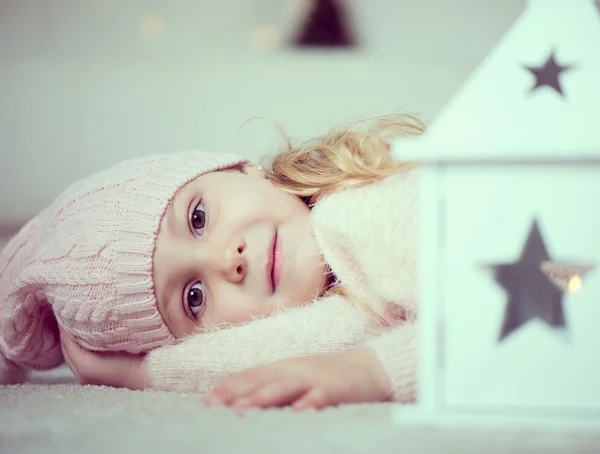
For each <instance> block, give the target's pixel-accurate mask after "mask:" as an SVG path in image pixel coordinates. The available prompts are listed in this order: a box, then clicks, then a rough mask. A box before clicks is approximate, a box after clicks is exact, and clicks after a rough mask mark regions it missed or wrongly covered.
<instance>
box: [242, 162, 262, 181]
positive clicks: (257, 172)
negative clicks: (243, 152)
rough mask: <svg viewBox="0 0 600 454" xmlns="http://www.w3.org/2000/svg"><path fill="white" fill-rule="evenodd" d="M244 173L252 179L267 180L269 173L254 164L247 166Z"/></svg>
mask: <svg viewBox="0 0 600 454" xmlns="http://www.w3.org/2000/svg"><path fill="white" fill-rule="evenodd" d="M244 173H245V174H246V175H249V176H251V177H258V178H267V172H266V171H265V169H263V168H262V167H261V166H256V165H253V164H246V165H245V166H244Z"/></svg>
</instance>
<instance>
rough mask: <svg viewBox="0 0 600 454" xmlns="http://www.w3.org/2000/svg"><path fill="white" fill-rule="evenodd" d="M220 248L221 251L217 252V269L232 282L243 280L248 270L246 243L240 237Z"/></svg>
mask: <svg viewBox="0 0 600 454" xmlns="http://www.w3.org/2000/svg"><path fill="white" fill-rule="evenodd" d="M219 249H220V251H216V253H215V261H214V262H215V268H216V271H218V272H220V273H222V274H223V276H224V277H225V279H227V280H228V281H230V282H233V283H239V282H242V281H243V280H244V278H245V277H246V273H247V272H248V261H247V260H246V254H245V253H246V243H245V242H244V241H243V240H242V239H241V238H240V239H236V240H234V241H231V242H230V243H229V244H227V245H225V246H224V247H221V248H219Z"/></svg>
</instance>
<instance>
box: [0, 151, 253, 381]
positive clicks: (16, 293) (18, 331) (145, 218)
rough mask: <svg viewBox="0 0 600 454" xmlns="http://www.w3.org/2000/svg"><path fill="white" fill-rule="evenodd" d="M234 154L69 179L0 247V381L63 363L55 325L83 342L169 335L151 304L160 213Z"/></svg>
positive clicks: (168, 159)
mask: <svg viewBox="0 0 600 454" xmlns="http://www.w3.org/2000/svg"><path fill="white" fill-rule="evenodd" d="M241 162H243V161H242V160H241V159H239V158H237V157H235V156H231V155H224V154H208V153H203V152H198V151H191V152H180V153H173V154H168V155H163V156H154V157H149V158H143V159H136V160H131V161H127V162H124V163H122V164H119V165H117V166H114V167H111V168H109V169H108V170H105V171H103V172H100V173H98V174H96V175H93V176H91V177H89V178H87V179H85V180H83V181H81V182H79V183H76V184H74V185H73V186H71V187H70V188H68V189H67V190H66V191H65V192H63V193H62V195H60V196H59V197H58V198H57V199H56V200H55V201H54V203H53V204H52V205H51V206H50V207H48V208H47V209H46V210H44V211H43V212H41V213H40V214H38V215H37V216H36V217H35V218H33V219H32V220H31V221H29V222H28V223H27V224H26V225H25V226H24V227H23V228H22V229H21V231H20V232H19V233H18V234H17V235H16V236H15V237H14V238H13V239H12V240H11V241H10V242H9V243H8V245H7V246H6V248H5V249H4V251H3V252H2V255H1V256H0V384H6V383H14V382H18V381H20V380H21V379H22V378H23V377H22V369H23V368H31V369H36V370H44V369H50V368H53V367H57V366H58V365H60V364H61V363H62V360H63V357H62V353H61V349H60V343H59V333H58V326H60V327H61V328H62V329H64V330H65V331H66V332H68V334H69V335H70V336H71V337H72V338H73V339H75V340H76V341H77V342H78V343H79V344H80V345H82V346H83V347H86V348H88V349H91V350H113V351H114V350H118V351H128V352H130V353H139V352H143V351H149V350H151V349H153V348H156V347H159V346H161V345H165V344H171V343H174V342H176V339H175V338H174V337H173V335H172V334H171V332H170V331H169V330H168V328H167V326H166V325H165V323H164V321H163V319H162V317H161V315H160V313H159V311H158V307H157V304H156V296H155V293H154V283H153V281H152V263H153V254H154V247H155V240H156V236H157V233H158V229H159V226H160V222H161V219H162V217H163V214H164V212H165V210H166V208H167V206H168V205H169V202H170V201H171V200H172V199H173V197H174V196H175V194H176V192H177V191H178V190H179V189H180V188H181V187H182V186H184V185H185V184H186V183H188V182H189V181H191V180H193V179H194V178H196V177H197V176H199V175H201V174H203V173H207V172H212V171H215V170H220V169H224V168H228V167H231V166H233V165H235V164H239V163H241Z"/></svg>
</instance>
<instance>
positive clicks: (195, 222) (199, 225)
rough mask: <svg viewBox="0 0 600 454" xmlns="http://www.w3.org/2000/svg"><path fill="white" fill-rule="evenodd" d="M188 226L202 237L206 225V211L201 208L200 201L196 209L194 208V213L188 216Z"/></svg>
mask: <svg viewBox="0 0 600 454" xmlns="http://www.w3.org/2000/svg"><path fill="white" fill-rule="evenodd" d="M190 224H191V226H192V229H194V231H195V232H196V233H197V234H198V235H200V236H202V235H204V226H205V224H206V211H205V210H204V207H203V206H202V201H200V202H199V203H198V205H196V208H194V211H193V212H192V214H191V216H190Z"/></svg>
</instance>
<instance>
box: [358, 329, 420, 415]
mask: <svg viewBox="0 0 600 454" xmlns="http://www.w3.org/2000/svg"><path fill="white" fill-rule="evenodd" d="M417 331H418V330H417V325H416V323H415V322H407V323H405V324H403V325H400V326H397V327H395V328H392V329H391V330H389V331H386V332H385V333H383V334H381V335H379V336H376V337H373V338H371V339H369V340H368V341H367V342H365V344H364V345H365V346H367V347H369V348H370V349H371V350H372V351H373V352H374V354H375V356H376V357H377V358H378V359H379V361H380V363H381V365H382V366H383V370H384V371H385V373H386V375H387V377H388V381H389V385H390V390H391V394H392V399H393V400H395V401H397V402H401V403H413V402H415V401H416V394H417V381H418V365H419V351H418V337H417Z"/></svg>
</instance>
